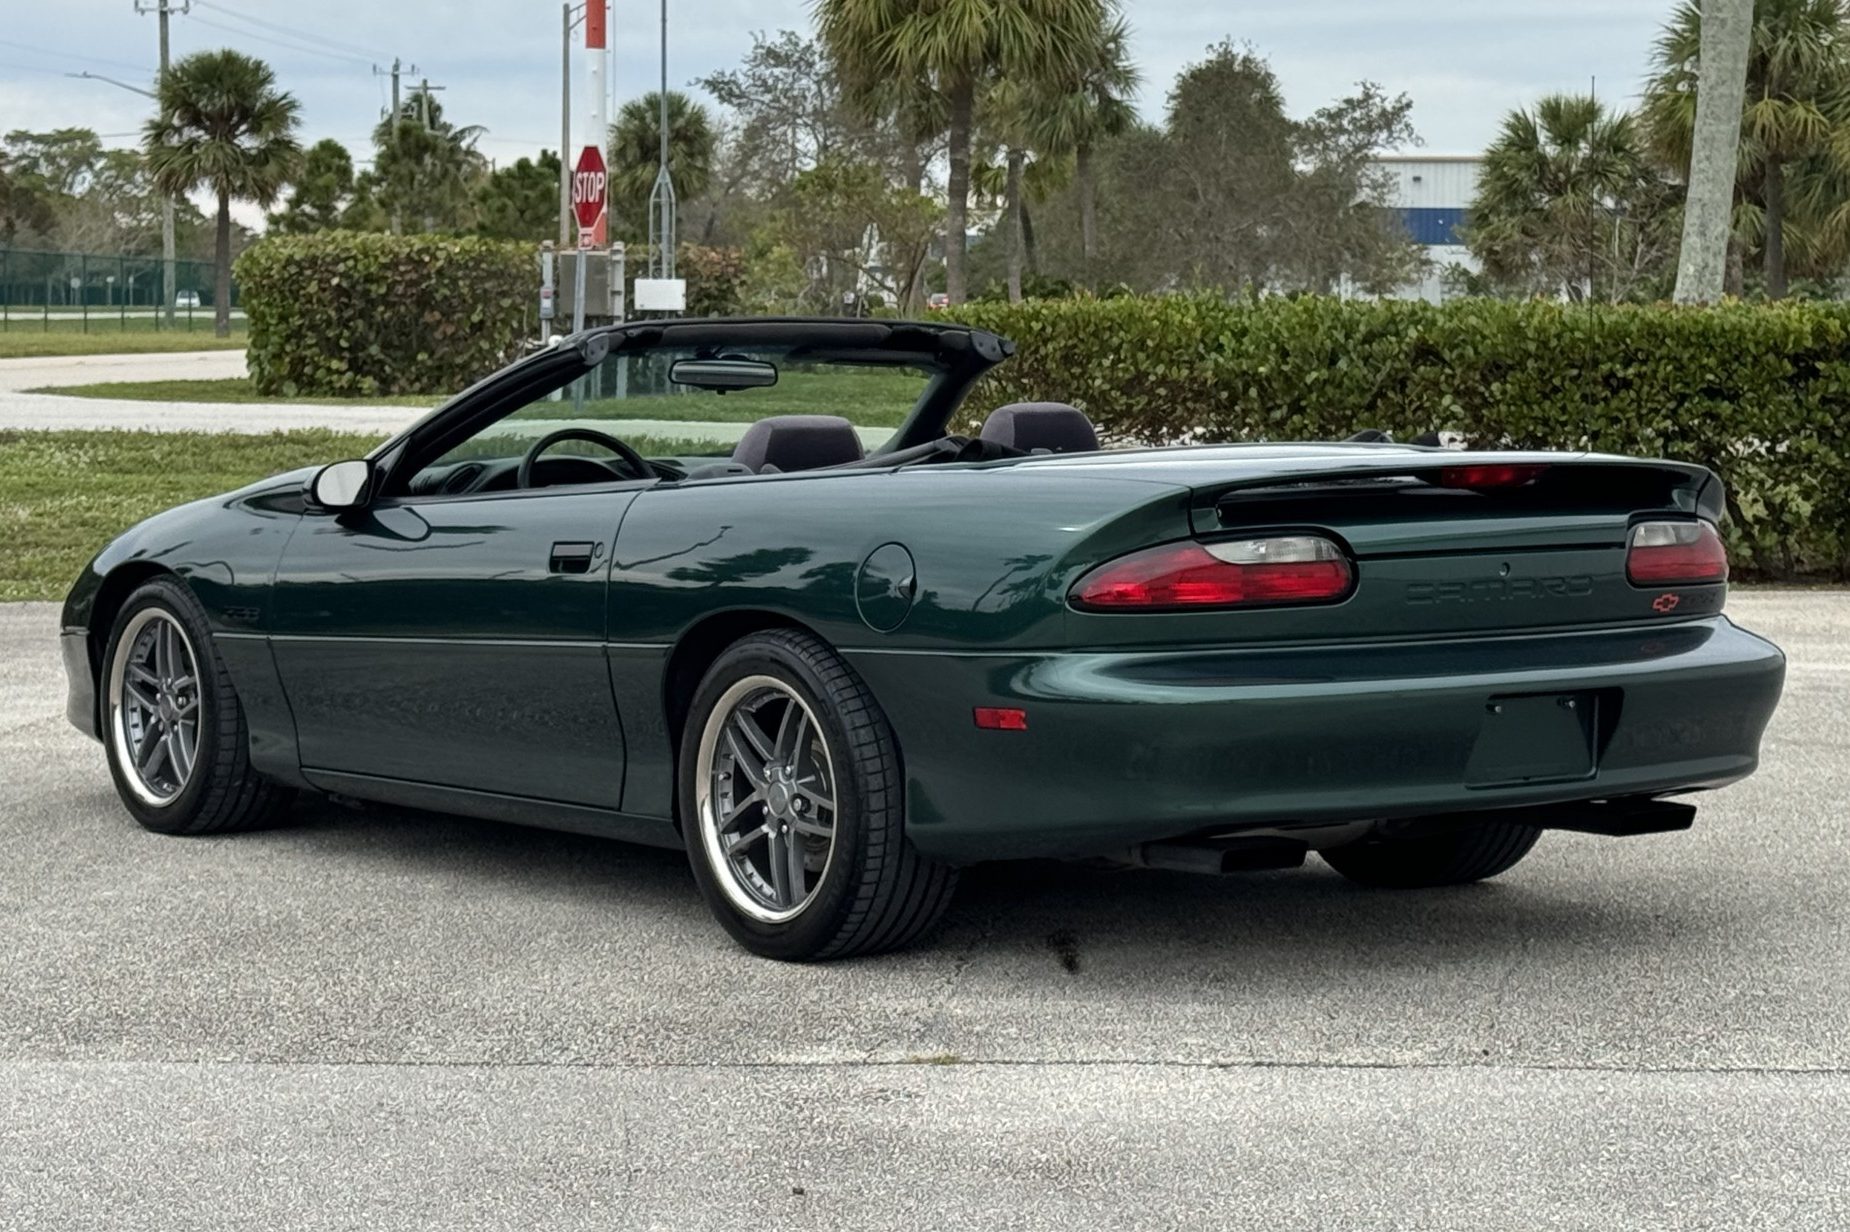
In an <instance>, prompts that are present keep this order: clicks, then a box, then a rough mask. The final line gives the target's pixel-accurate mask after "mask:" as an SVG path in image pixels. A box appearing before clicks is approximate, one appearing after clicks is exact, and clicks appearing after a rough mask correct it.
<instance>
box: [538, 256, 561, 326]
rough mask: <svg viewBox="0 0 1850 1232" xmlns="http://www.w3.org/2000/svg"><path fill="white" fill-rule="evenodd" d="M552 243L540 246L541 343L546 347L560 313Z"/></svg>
mask: <svg viewBox="0 0 1850 1232" xmlns="http://www.w3.org/2000/svg"><path fill="white" fill-rule="evenodd" d="M552 258H553V249H552V241H551V240H548V241H546V242H545V243H543V244H541V245H540V342H541V344H542V345H544V344H545V343H546V342H548V341H550V340H551V338H552V322H553V314H554V313H556V312H557V311H558V303H559V301H558V294H557V292H556V291H555V290H554V284H553V280H552V266H553V261H552Z"/></svg>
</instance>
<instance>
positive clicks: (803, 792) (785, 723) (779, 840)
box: [680, 629, 956, 961]
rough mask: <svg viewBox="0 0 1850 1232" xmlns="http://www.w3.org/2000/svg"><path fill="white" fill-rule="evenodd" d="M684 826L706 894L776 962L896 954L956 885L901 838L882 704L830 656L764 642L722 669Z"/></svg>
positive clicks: (773, 636)
mask: <svg viewBox="0 0 1850 1232" xmlns="http://www.w3.org/2000/svg"><path fill="white" fill-rule="evenodd" d="M680 765H681V782H680V799H681V817H682V823H683V827H684V830H685V838H686V842H687V848H688V858H689V861H690V862H691V863H692V865H693V869H694V876H695V878H696V879H697V880H698V881H699V883H700V889H701V893H702V894H703V895H704V896H705V897H706V900H707V904H708V906H710V907H711V908H712V909H713V913H714V914H715V915H716V916H717V917H718V918H719V921H720V923H721V924H722V925H724V926H725V928H726V930H727V931H728V932H730V933H731V934H732V935H733V937H734V938H736V939H737V940H738V941H739V943H740V944H742V945H744V946H745V947H746V948H747V949H749V950H751V951H752V952H754V953H756V954H761V955H764V956H765V957H767V958H779V959H787V960H799V961H806V960H814V959H827V958H845V957H848V956H850V955H855V954H871V953H877V952H879V951H882V950H893V949H898V948H900V947H902V946H905V945H908V944H910V943H911V942H912V941H914V940H916V939H917V938H918V937H919V936H921V935H922V934H923V933H924V932H925V931H926V930H927V929H928V928H930V927H931V926H932V925H933V924H934V923H936V922H937V920H938V918H939V917H940V916H941V915H942V914H943V913H944V909H945V907H946V906H947V905H949V903H950V899H951V892H952V890H953V888H954V887H955V885H956V872H955V871H954V870H952V869H950V868H947V867H945V866H943V865H940V864H937V863H935V862H933V861H931V860H928V859H926V858H925V857H924V856H923V855H921V854H920V853H919V852H918V851H917V850H915V849H914V848H913V846H912V844H911V843H910V842H909V841H908V840H907V838H906V835H905V807H904V798H903V793H904V777H903V774H902V771H901V766H900V762H899V750H898V747H897V744H896V742H895V741H894V739H893V733H892V729H891V728H890V727H889V726H888V724H887V721H886V716H885V715H884V714H883V713H882V712H881V710H880V707H879V705H878V704H877V703H876V702H875V701H874V698H873V695H872V694H870V693H869V692H868V690H867V686H866V685H865V684H863V683H862V682H861V680H860V677H858V676H856V675H855V673H854V671H853V669H851V668H850V667H849V666H848V665H847V664H846V663H845V662H843V661H842V659H841V658H840V656H838V655H836V654H835V653H834V652H833V651H832V650H830V649H829V648H828V646H827V645H825V644H824V643H823V642H821V641H820V640H818V639H817V638H815V637H812V636H810V635H809V634H806V633H800V632H797V631H794V630H785V629H779V630H772V631H769V632H765V633H758V634H754V635H752V636H750V637H747V638H745V639H744V640H742V641H740V642H738V643H737V644H735V645H734V646H732V647H731V648H729V649H728V650H727V651H726V652H725V653H723V654H722V655H720V657H719V659H718V660H716V661H715V662H714V664H713V666H712V667H711V668H710V669H708V671H707V674H706V677H705V679H704V680H702V681H701V684H700V688H699V690H698V691H697V692H696V694H695V697H694V704H693V707H692V710H691V712H690V713H689V715H688V721H687V727H686V730H685V732H684V733H683V735H682V740H681V762H680Z"/></svg>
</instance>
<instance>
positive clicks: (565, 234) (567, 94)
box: [559, 0, 572, 251]
mask: <svg viewBox="0 0 1850 1232" xmlns="http://www.w3.org/2000/svg"><path fill="white" fill-rule="evenodd" d="M559 17H560V22H561V29H560V32H559V249H560V251H564V249H565V246H566V245H567V244H569V243H571V242H572V153H571V151H572V5H571V0H566V3H565V4H563V5H561V6H560V7H559Z"/></svg>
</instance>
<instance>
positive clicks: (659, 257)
mask: <svg viewBox="0 0 1850 1232" xmlns="http://www.w3.org/2000/svg"><path fill="white" fill-rule="evenodd" d="M659 101H660V103H661V129H662V132H661V139H662V147H661V169H660V170H658V171H657V172H656V173H655V187H654V189H652V190H651V191H650V193H649V277H651V278H673V277H674V249H675V199H674V179H673V178H672V177H671V176H670V175H669V174H668V0H662V90H661V94H660V95H659Z"/></svg>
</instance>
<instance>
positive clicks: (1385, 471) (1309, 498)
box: [1189, 449, 1725, 535]
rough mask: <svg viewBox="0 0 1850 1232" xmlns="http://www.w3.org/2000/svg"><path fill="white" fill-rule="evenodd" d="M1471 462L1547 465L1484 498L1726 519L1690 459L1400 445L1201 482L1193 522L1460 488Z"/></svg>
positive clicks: (1200, 530) (1715, 493) (1715, 491)
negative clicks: (1459, 477) (1618, 502)
mask: <svg viewBox="0 0 1850 1232" xmlns="http://www.w3.org/2000/svg"><path fill="white" fill-rule="evenodd" d="M1468 467H1523V468H1526V467H1534V468H1539V473H1538V474H1536V476H1535V477H1534V478H1533V479H1532V480H1530V481H1529V482H1528V483H1526V484H1524V485H1523V486H1521V487H1518V488H1510V489H1507V490H1506V489H1499V490H1497V491H1495V492H1490V491H1486V492H1485V493H1484V495H1485V496H1487V497H1491V498H1501V499H1506V500H1509V499H1515V497H1516V494H1518V493H1520V494H1521V497H1522V498H1523V499H1524V500H1526V501H1529V502H1534V501H1536V500H1538V499H1539V500H1548V499H1550V498H1553V499H1556V500H1562V501H1566V500H1570V499H1577V500H1578V499H1588V498H1592V497H1605V498H1607V499H1623V500H1626V501H1629V502H1631V503H1632V504H1633V505H1634V506H1635V507H1636V508H1638V509H1663V510H1674V511H1676V512H1680V513H1685V514H1694V515H1696V516H1699V517H1703V518H1707V519H1708V520H1709V521H1711V522H1718V521H1720V520H1721V518H1722V514H1723V510H1724V508H1725V500H1724V492H1723V488H1722V482H1721V480H1720V479H1719V478H1717V477H1716V475H1715V473H1714V472H1713V471H1711V470H1709V469H1708V468H1707V467H1704V466H1697V465H1695V464H1694V463H1690V462H1669V461H1657V460H1652V459H1645V458H1626V457H1619V456H1617V455H1612V454H1566V453H1550V452H1544V451H1539V450H1534V451H1518V450H1508V451H1494V452H1491V451H1486V452H1457V451H1452V450H1443V451H1442V450H1436V449H1435V450H1432V451H1431V452H1430V453H1422V454H1416V455H1409V454H1408V453H1407V452H1405V451H1403V450H1395V451H1394V452H1393V453H1392V454H1391V455H1384V456H1382V457H1379V458H1357V457H1354V456H1329V457H1310V458H1300V459H1295V460H1293V461H1292V463H1291V464H1290V466H1289V467H1288V468H1287V469H1284V470H1279V471H1272V472H1270V473H1268V474H1264V475H1248V476H1246V477H1245V478H1241V479H1234V480H1229V481H1228V482H1225V483H1210V484H1203V485H1200V486H1197V487H1195V488H1194V490H1193V491H1194V495H1193V498H1192V500H1191V503H1190V509H1189V522H1190V526H1191V528H1192V529H1193V530H1194V532H1195V533H1196V534H1198V535H1199V534H1211V533H1214V532H1217V531H1220V530H1222V529H1223V528H1224V527H1225V526H1226V524H1227V521H1226V518H1225V517H1224V511H1229V510H1232V509H1236V508H1238V507H1239V506H1241V505H1246V504H1258V503H1272V502H1313V503H1320V502H1326V501H1340V500H1343V499H1346V498H1353V497H1365V496H1376V497H1378V496H1381V495H1383V494H1385V493H1388V492H1391V491H1394V490H1396V489H1402V488H1404V489H1410V490H1418V489H1421V488H1433V489H1441V488H1447V487H1451V488H1456V487H1458V486H1460V485H1458V484H1455V483H1454V484H1447V483H1446V482H1445V479H1446V476H1445V474H1444V472H1447V471H1452V470H1456V469H1460V468H1468Z"/></svg>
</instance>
